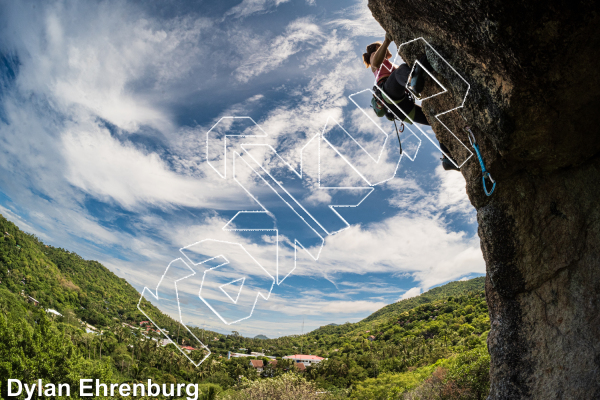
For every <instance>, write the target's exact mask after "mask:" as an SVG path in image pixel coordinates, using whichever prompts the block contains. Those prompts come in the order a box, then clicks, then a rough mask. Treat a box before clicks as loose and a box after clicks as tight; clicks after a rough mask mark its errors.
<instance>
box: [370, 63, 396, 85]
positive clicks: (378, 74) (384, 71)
mask: <svg viewBox="0 0 600 400" xmlns="http://www.w3.org/2000/svg"><path fill="white" fill-rule="evenodd" d="M395 69H396V67H394V65H393V64H392V63H391V62H390V60H387V59H386V60H384V61H383V64H381V67H379V70H377V71H373V74H374V75H375V79H376V80H377V82H379V80H380V79H382V78H387V77H388V76H390V75H391V74H392V71H393V70H395Z"/></svg>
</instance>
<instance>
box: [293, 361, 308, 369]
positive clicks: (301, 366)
mask: <svg viewBox="0 0 600 400" xmlns="http://www.w3.org/2000/svg"><path fill="white" fill-rule="evenodd" d="M294 365H295V366H296V368H298V369H299V370H300V371H305V370H306V366H305V365H304V364H302V363H296V364H294Z"/></svg>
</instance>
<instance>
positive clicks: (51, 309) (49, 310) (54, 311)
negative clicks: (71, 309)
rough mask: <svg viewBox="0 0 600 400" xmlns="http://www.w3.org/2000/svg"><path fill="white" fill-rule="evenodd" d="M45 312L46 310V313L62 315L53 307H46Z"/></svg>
mask: <svg viewBox="0 0 600 400" xmlns="http://www.w3.org/2000/svg"><path fill="white" fill-rule="evenodd" d="M46 312H47V313H48V314H52V315H53V316H58V317H62V316H63V315H62V314H61V313H59V312H58V311H56V310H55V309H53V308H49V309H47V310H46Z"/></svg>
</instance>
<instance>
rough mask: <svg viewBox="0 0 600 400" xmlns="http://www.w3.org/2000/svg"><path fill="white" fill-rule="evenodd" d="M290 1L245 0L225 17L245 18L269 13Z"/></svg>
mask: <svg viewBox="0 0 600 400" xmlns="http://www.w3.org/2000/svg"><path fill="white" fill-rule="evenodd" d="M288 1H290V0H243V1H242V2H241V3H240V4H238V5H237V6H235V7H233V8H231V9H230V10H228V11H227V12H226V13H225V17H228V16H232V17H233V18H244V17H248V16H250V15H253V14H258V13H264V12H268V11H269V10H271V9H273V8H276V7H277V6H278V5H280V4H283V3H287V2H288Z"/></svg>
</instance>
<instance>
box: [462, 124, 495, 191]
mask: <svg viewBox="0 0 600 400" xmlns="http://www.w3.org/2000/svg"><path fill="white" fill-rule="evenodd" d="M465 130H466V131H467V132H468V133H469V135H467V136H468V137H469V141H470V142H471V146H473V148H474V149H475V153H476V154H477V158H478V159H479V165H481V173H482V175H483V176H482V177H481V180H482V182H483V191H484V192H485V194H486V195H487V196H491V195H492V193H494V189H496V181H494V179H493V178H492V176H491V175H490V173H489V172H487V171H486V169H485V164H484V163H483V158H481V152H480V151H479V146H478V145H477V142H475V135H473V132H471V128H469V127H468V126H467V127H466V128H465ZM485 178H489V180H490V181H491V182H492V183H493V185H492V190H490V191H489V192H488V190H487V187H486V185H485Z"/></svg>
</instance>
